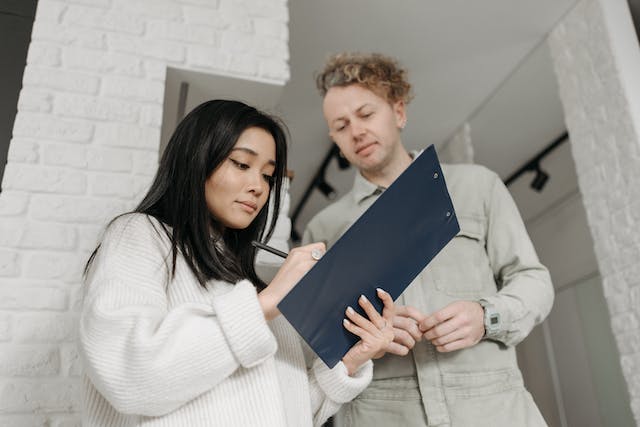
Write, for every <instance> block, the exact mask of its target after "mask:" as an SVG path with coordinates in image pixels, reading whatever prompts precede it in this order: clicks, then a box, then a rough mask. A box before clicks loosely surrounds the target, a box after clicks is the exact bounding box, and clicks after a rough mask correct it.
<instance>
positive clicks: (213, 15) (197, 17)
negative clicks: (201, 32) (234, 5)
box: [182, 6, 246, 29]
mask: <svg viewBox="0 0 640 427" xmlns="http://www.w3.org/2000/svg"><path fill="white" fill-rule="evenodd" d="M182 11H183V14H184V20H185V22H186V23H187V24H188V25H191V24H196V25H207V26H209V27H211V28H217V29H227V28H228V27H229V26H230V21H231V20H232V19H226V18H225V17H224V15H223V14H221V13H220V11H218V9H213V8H206V7H199V6H184V7H183V8H182ZM245 19H246V18H245Z"/></svg>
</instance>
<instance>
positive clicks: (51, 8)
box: [35, 1, 67, 23]
mask: <svg viewBox="0 0 640 427" xmlns="http://www.w3.org/2000/svg"><path fill="white" fill-rule="evenodd" d="M66 9H67V6H66V5H65V3H64V2H60V1H41V2H38V7H37V8H36V16H35V20H36V21H44V22H53V23H55V22H59V21H60V18H61V17H62V14H63V13H64V11H65V10H66Z"/></svg>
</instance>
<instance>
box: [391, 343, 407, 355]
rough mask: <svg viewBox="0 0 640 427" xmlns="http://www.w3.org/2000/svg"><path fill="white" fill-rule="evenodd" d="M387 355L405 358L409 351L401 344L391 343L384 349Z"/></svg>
mask: <svg viewBox="0 0 640 427" xmlns="http://www.w3.org/2000/svg"><path fill="white" fill-rule="evenodd" d="M386 351H387V353H391V354H395V355H397V356H406V355H407V354H409V349H408V348H407V347H405V346H403V345H402V344H398V343H397V342H392V343H391V344H389V345H388V346H387V348H386Z"/></svg>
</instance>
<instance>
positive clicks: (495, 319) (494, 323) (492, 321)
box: [489, 315, 500, 326]
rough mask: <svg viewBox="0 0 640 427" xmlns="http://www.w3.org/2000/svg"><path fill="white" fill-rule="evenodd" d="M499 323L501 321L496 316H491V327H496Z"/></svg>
mask: <svg viewBox="0 0 640 427" xmlns="http://www.w3.org/2000/svg"><path fill="white" fill-rule="evenodd" d="M499 322H500V319H499V318H498V316H496V315H493V316H491V318H490V319H489V323H491V326H495V325H497V324H498V323H499Z"/></svg>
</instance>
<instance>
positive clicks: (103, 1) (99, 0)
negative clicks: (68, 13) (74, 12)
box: [67, 0, 112, 8]
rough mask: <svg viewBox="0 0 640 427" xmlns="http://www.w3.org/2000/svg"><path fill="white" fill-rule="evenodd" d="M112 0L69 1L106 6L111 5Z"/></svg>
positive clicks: (68, 0)
mask: <svg viewBox="0 0 640 427" xmlns="http://www.w3.org/2000/svg"><path fill="white" fill-rule="evenodd" d="M111 1H112V0H67V2H69V3H78V4H86V5H89V6H96V7H102V8H106V7H108V6H111Z"/></svg>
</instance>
